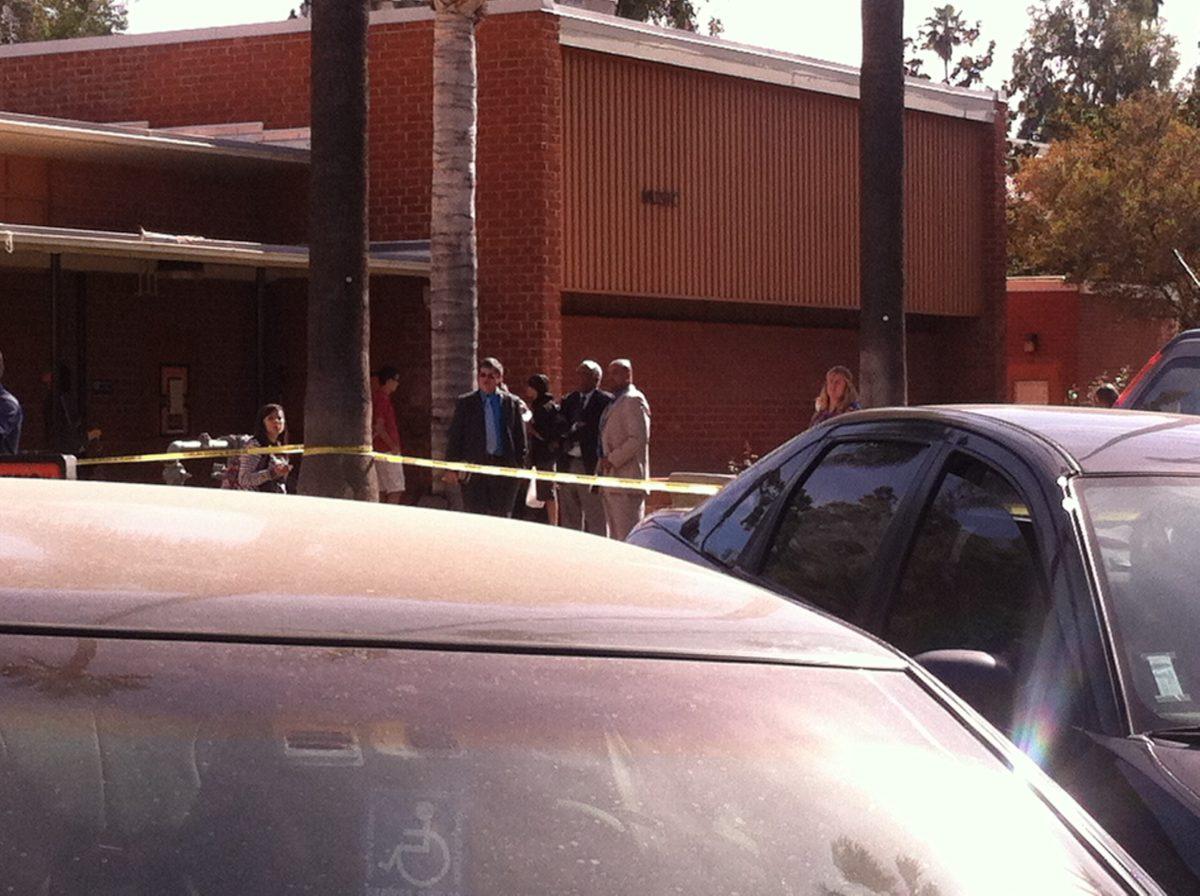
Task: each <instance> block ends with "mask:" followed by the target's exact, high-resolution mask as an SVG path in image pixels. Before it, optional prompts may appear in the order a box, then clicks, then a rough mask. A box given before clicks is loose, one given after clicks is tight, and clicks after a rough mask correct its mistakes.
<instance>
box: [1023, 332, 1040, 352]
mask: <svg viewBox="0 0 1200 896" xmlns="http://www.w3.org/2000/svg"><path fill="white" fill-rule="evenodd" d="M1023 348H1024V349H1025V354H1027V355H1032V354H1033V353H1034V352H1036V351H1037V350H1038V334H1037V333H1026V334H1025V343H1024V345H1023Z"/></svg>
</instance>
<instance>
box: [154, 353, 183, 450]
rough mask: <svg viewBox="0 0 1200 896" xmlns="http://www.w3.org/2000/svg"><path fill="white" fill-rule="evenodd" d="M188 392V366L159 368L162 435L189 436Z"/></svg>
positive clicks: (172, 365)
mask: <svg viewBox="0 0 1200 896" xmlns="http://www.w3.org/2000/svg"><path fill="white" fill-rule="evenodd" d="M187 392H188V369H187V365H186V364H163V365H162V366H161V367H160V368H159V393H160V397H161V411H160V426H159V433H160V435H164V436H182V435H187V433H188V422H189V421H188V404H187Z"/></svg>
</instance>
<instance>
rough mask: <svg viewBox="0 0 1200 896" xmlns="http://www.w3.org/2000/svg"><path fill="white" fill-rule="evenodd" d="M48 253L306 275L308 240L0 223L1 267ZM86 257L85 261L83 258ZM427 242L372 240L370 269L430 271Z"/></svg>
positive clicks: (80, 264) (82, 264)
mask: <svg viewBox="0 0 1200 896" xmlns="http://www.w3.org/2000/svg"><path fill="white" fill-rule="evenodd" d="M50 255H61V256H70V257H72V258H73V259H76V261H75V263H74V265H72V266H74V267H77V268H84V269H88V265H87V262H86V259H96V260H97V262H100V263H98V266H97V269H104V270H107V269H111V264H104V263H102V261H103V260H105V259H107V260H110V262H111V260H114V259H115V260H118V261H121V260H124V261H131V260H132V261H140V262H163V261H165V262H176V263H180V262H181V263H184V264H189V263H190V264H191V265H194V266H195V267H194V268H190V270H193V271H195V272H197V273H199V272H202V271H203V270H205V269H207V268H209V267H210V266H212V267H214V268H224V269H231V268H232V269H237V268H241V269H249V270H254V269H264V270H268V271H271V272H274V273H277V274H283V275H287V274H289V273H290V274H291V275H293V276H305V274H306V273H307V271H308V261H309V253H308V247H307V246H277V245H268V244H264V243H250V242H238V241H233V240H213V239H206V238H204V237H197V236H179V235H175V234H168V233H152V232H148V231H142V232H141V233H116V232H111V231H102V230H73V229H69V228H62V227H36V226H33V225H27V224H3V223H0V267H3V266H6V264H7V263H10V262H11V263H14V264H15V263H19V262H21V261H22V260H29V259H30V258H31V257H33V258H41V259H43V261H44V259H45V257H47V256H50ZM80 259H83V261H80ZM429 264H430V261H429V243H428V242H421V241H414V242H397V243H372V244H371V249H370V253H369V255H368V270H369V272H370V273H371V274H373V275H376V276H393V277H418V278H423V279H424V278H428V277H429Z"/></svg>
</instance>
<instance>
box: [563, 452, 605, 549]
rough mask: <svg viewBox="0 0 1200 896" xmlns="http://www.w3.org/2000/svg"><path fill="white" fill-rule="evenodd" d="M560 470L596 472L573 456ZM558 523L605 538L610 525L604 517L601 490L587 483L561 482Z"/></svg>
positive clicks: (582, 472) (565, 471)
mask: <svg viewBox="0 0 1200 896" xmlns="http://www.w3.org/2000/svg"><path fill="white" fill-rule="evenodd" d="M559 470H560V471H561V472H564V473H581V474H584V475H587V474H591V473H594V472H596V471H595V470H589V469H587V468H586V467H585V466H584V464H583V461H582V460H580V459H579V458H578V457H572V458H571V459H570V460H569V461H568V462H567V464H566V465H565V466H560V467H559ZM558 524H559V525H560V526H562V527H563V528H566V529H579V530H582V531H584V532H590V533H591V534H592V535H599V536H600V537H601V538H603V537H604V536H605V535H607V534H608V526H607V524H606V523H605V519H604V500H603V499H602V498H601V497H600V493H599V492H594V491H592V490H591V488H590V487H589V486H586V485H570V484H568V483H565V482H560V483H559V485H558Z"/></svg>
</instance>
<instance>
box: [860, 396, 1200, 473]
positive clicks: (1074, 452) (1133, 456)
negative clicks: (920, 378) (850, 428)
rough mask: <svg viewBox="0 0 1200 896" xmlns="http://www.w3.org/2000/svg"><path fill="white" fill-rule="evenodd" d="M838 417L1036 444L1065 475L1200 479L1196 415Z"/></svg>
mask: <svg viewBox="0 0 1200 896" xmlns="http://www.w3.org/2000/svg"><path fill="white" fill-rule="evenodd" d="M837 419H838V420H839V421H840V425H845V424H850V423H853V422H866V421H871V420H875V421H881V420H897V419H920V420H929V421H933V422H939V423H943V424H952V425H955V426H959V427H962V428H965V429H970V430H974V431H977V432H979V433H981V434H983V435H986V436H989V437H991V438H993V439H995V440H996V441H998V442H1000V443H1002V444H1005V445H1007V446H1008V447H1010V448H1014V449H1017V450H1018V451H1019V450H1021V449H1022V448H1023V447H1024V448H1029V447H1030V446H1031V445H1036V446H1038V447H1039V448H1040V449H1041V450H1042V453H1043V454H1046V455H1053V456H1054V457H1055V458H1057V461H1058V464H1059V466H1060V467H1061V470H1060V472H1063V473H1070V472H1082V473H1084V474H1088V475H1108V474H1150V475H1180V474H1184V475H1187V474H1193V475H1200V417H1196V416H1192V415H1185V414H1161V413H1152V412H1148V411H1126V410H1116V409H1111V410H1110V409H1107V408H1079V407H1055V406H1051V405H1012V404H999V405H945V406H929V407H915V408H881V409H878V410H871V411H860V412H856V413H853V414H847V415H845V416H843V417H839V418H837ZM1024 453H1025V454H1028V451H1026V452H1024Z"/></svg>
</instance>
